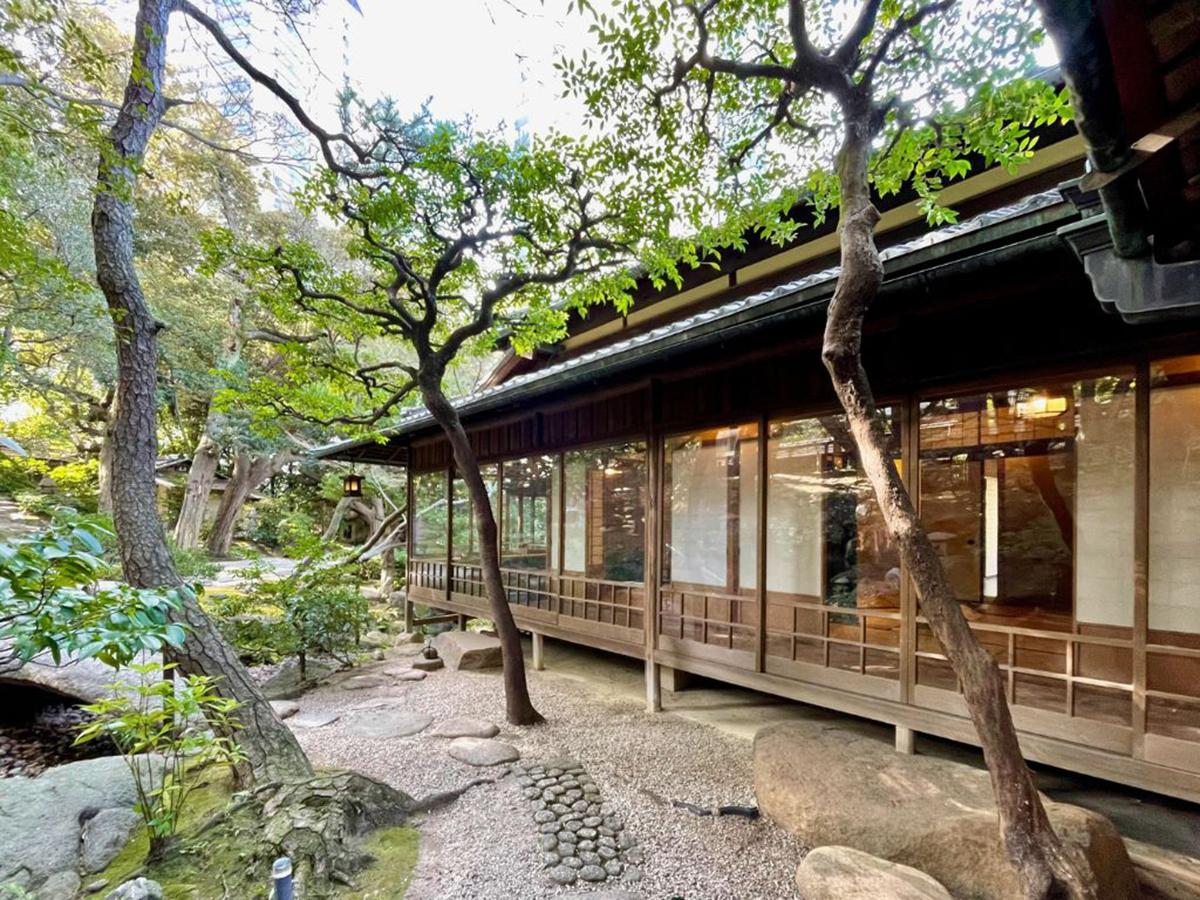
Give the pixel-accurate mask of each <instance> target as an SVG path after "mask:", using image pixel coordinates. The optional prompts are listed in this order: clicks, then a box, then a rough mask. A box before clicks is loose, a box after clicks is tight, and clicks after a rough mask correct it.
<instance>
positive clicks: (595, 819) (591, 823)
mask: <svg viewBox="0 0 1200 900" xmlns="http://www.w3.org/2000/svg"><path fill="white" fill-rule="evenodd" d="M583 824H584V825H586V826H587V827H588V828H599V827H600V826H601V825H602V824H604V820H603V819H601V818H600V817H599V816H588V817H586V818H585V819H584V820H583Z"/></svg>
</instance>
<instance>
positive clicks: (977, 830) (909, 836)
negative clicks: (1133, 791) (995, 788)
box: [754, 722, 1138, 900]
mask: <svg viewBox="0 0 1200 900" xmlns="http://www.w3.org/2000/svg"><path fill="white" fill-rule="evenodd" d="M754 792H755V796H756V799H757V800H758V806H759V809H760V810H761V811H762V813H763V815H765V816H766V817H768V818H770V819H773V820H775V822H777V823H778V824H779V825H780V826H781V827H783V828H784V829H786V830H787V831H790V832H792V833H793V834H796V835H799V836H801V837H802V838H803V840H804V841H805V842H806V843H808V844H809V845H812V846H818V847H820V846H826V845H833V846H841V847H854V848H856V849H858V850H861V851H862V852H864V853H868V854H870V855H872V856H877V857H880V858H882V859H886V860H890V861H892V862H893V863H899V864H901V865H905V866H910V867H911V868H914V869H917V870H919V871H921V872H924V873H926V874H928V875H929V876H931V877H932V878H934V879H935V880H936V881H939V882H941V884H942V885H943V886H944V887H945V888H946V890H947V891H949V893H950V894H951V895H953V896H958V897H973V898H978V900H996V898H1002V897H1003V898H1007V897H1016V896H1020V893H1021V891H1020V887H1019V885H1018V883H1017V875H1016V869H1015V868H1014V867H1013V865H1012V863H1011V862H1010V861H1009V859H1008V856H1007V854H1006V853H1005V851H1004V847H1003V842H1002V840H1001V836H1000V829H999V827H998V826H997V816H996V808H995V802H994V795H993V792H992V785H991V779H990V778H989V776H988V773H987V771H986V770H983V769H977V768H975V767H973V766H967V765H963V764H962V763H957V762H953V761H950V760H945V759H941V758H939V757H936V756H906V755H904V754H900V753H895V752H894V751H893V749H892V747H891V745H890V744H884V743H882V742H880V741H876V740H874V739H873V738H870V737H867V736H864V735H862V734H858V733H856V732H852V731H848V730H845V729H839V728H832V727H829V726H828V725H823V724H817V723H811V722H790V723H787V724H783V725H774V726H768V727H766V728H763V729H762V730H760V731H759V732H758V734H757V735H756V736H755V739H754ZM1044 802H1045V807H1046V813H1047V815H1048V816H1049V819H1050V823H1051V825H1053V826H1054V830H1055V832H1057V834H1058V836H1059V837H1060V838H1061V839H1062V840H1063V842H1064V843H1066V844H1068V845H1071V846H1073V847H1075V848H1076V849H1077V850H1078V851H1079V852H1080V854H1081V855H1082V856H1083V858H1084V859H1085V860H1086V862H1087V864H1088V865H1089V867H1090V869H1091V873H1092V874H1093V875H1094V876H1095V879H1096V884H1097V886H1098V888H1099V890H1098V892H1097V897H1098V900H1116V898H1124V897H1136V896H1137V895H1138V887H1137V882H1136V879H1135V876H1134V873H1133V866H1132V864H1131V863H1130V860H1129V855H1128V852H1127V851H1126V849H1125V845H1124V842H1123V841H1122V840H1121V836H1120V834H1119V833H1118V832H1117V830H1116V829H1115V828H1114V827H1113V825H1112V823H1111V822H1109V821H1108V820H1107V819H1106V818H1104V817H1103V816H1100V815H1098V814H1096V813H1093V812H1091V811H1088V810H1084V809H1081V808H1079V807H1076V806H1070V805H1068V804H1064V803H1053V802H1050V801H1049V800H1048V799H1047V800H1045V801H1044ZM818 859H819V858H818ZM965 860H969V861H970V864H969V865H968V864H965V863H964V861H965Z"/></svg>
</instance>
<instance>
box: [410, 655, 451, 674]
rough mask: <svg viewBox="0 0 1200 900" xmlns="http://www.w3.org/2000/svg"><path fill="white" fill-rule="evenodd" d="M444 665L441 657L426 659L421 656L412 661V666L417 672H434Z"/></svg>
mask: <svg viewBox="0 0 1200 900" xmlns="http://www.w3.org/2000/svg"><path fill="white" fill-rule="evenodd" d="M444 665H446V663H445V662H444V661H443V660H442V659H441V658H437V659H426V658H425V657H423V656H421V657H418V658H417V659H414V660H413V661H412V667H413V668H414V669H416V670H417V671H419V672H436V671H437V670H438V669H440V668H442V666H444Z"/></svg>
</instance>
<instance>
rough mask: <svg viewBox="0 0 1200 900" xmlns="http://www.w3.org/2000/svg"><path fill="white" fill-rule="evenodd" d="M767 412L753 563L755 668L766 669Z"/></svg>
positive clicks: (761, 432)
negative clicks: (756, 617) (755, 595)
mask: <svg viewBox="0 0 1200 900" xmlns="http://www.w3.org/2000/svg"><path fill="white" fill-rule="evenodd" d="M767 430H768V424H767V416H766V414H765V413H764V414H763V415H761V416H760V417H759V419H758V464H757V465H758V485H757V486H758V523H757V526H756V529H757V532H758V541H757V542H756V545H755V547H756V549H757V551H758V558H757V559H756V560H755V567H754V579H755V580H754V586H755V588H756V592H757V595H758V596H757V598H756V600H757V604H756V605H757V606H758V644H757V646H756V647H755V652H754V656H755V659H754V663H755V665H754V668H755V671H758V672H765V671H766V668H767V491H768V488H769V487H770V485H769V484H768V482H767Z"/></svg>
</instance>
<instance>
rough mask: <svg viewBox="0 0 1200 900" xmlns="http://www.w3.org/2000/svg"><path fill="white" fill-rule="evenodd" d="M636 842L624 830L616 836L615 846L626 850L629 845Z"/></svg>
mask: <svg viewBox="0 0 1200 900" xmlns="http://www.w3.org/2000/svg"><path fill="white" fill-rule="evenodd" d="M636 843H637V841H635V840H634V839H633V838H632V837H630V836H629V833H628V832H625V831H623V832H621V836H620V837H618V838H617V847H619V848H620V849H622V850H628V849H629V848H630V847H632V846H634V845H635V844H636Z"/></svg>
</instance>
